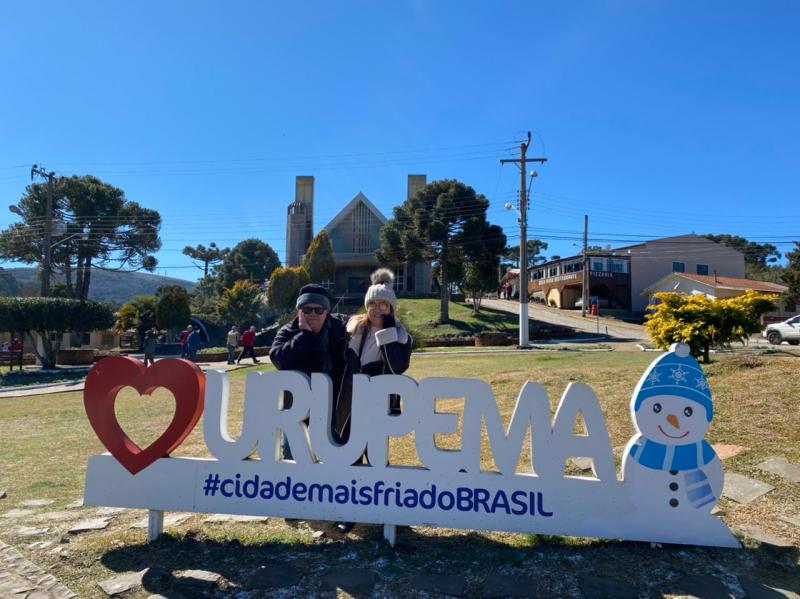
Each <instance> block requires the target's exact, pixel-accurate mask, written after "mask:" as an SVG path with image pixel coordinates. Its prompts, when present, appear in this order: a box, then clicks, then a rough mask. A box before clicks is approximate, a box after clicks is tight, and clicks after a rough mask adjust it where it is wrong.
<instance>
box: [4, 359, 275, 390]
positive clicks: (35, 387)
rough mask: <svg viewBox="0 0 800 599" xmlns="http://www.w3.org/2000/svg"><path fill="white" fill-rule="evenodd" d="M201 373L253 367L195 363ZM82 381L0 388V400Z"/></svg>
mask: <svg viewBox="0 0 800 599" xmlns="http://www.w3.org/2000/svg"><path fill="white" fill-rule="evenodd" d="M261 363H262V364H265V363H266V364H269V358H266V359H262V361H261ZM196 364H197V365H198V366H199V367H200V368H201V370H203V372H205V371H206V370H223V371H225V372H230V371H233V370H239V369H241V368H248V367H249V366H253V364H252V363H250V364H228V363H227V362H197V363H196ZM83 383H84V381H83V380H80V381H68V382H64V383H47V384H43V385H24V386H22V385H20V386H17V387H8V388H6V389H2V388H0V399H5V398H12V397H29V396H32V395H49V394H51V393H65V392H70V391H83Z"/></svg>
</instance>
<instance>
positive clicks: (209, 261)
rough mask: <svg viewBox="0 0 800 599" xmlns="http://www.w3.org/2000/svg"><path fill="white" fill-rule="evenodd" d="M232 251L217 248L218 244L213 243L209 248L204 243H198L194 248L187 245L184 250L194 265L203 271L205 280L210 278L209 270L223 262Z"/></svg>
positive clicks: (184, 253)
mask: <svg viewBox="0 0 800 599" xmlns="http://www.w3.org/2000/svg"><path fill="white" fill-rule="evenodd" d="M230 251H231V250H230V248H219V247H217V244H216V243H214V242H213V241H212V242H211V243H210V244H209V245H208V247H206V246H204V245H203V244H202V243H198V244H197V245H196V246H194V247H192V246H190V245H187V246H186V247H185V248H183V255H184V256H189V257H190V258H191V259H192V260H193V261H194V265H195V266H196V267H197V268H199V269H200V270H202V271H203V277H204V278H205V277H207V276H208V269H209V268H210V267H212V266H214V265H216V264H219V263H220V262H222V261H223V260H224V259H225V256H227V255H228V252H230ZM198 263H199V264H198Z"/></svg>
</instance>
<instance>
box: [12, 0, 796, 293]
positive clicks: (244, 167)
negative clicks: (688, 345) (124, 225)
mask: <svg viewBox="0 0 800 599" xmlns="http://www.w3.org/2000/svg"><path fill="white" fill-rule="evenodd" d="M798 25H800V6H798V5H797V3H795V2H790V1H786V2H779V1H768V2H760V3H756V2H736V1H725V2H722V1H720V2H713V1H710V2H702V3H697V2H688V1H674V2H652V1H651V2H642V1H630V2H626V1H615V2H599V1H597V2H596V1H592V2H571V3H541V2H464V1H458V2H455V1H452V2H451V1H441V0H437V1H435V2H434V1H414V2H404V1H398V2H374V1H371V2H366V1H365V2H303V3H277V2H274V3H266V2H253V3H243V2H242V3H221V2H213V3H212V2H174V3H173V2H170V3H165V2H159V3H156V2H135V3H133V2H130V3H122V2H76V3H56V2H28V3H12V2H5V3H2V4H0V65H1V66H2V68H0V76H1V77H2V79H1V81H2V89H3V93H2V94H0V140H2V141H0V169H1V170H0V204H12V203H15V202H16V201H17V200H18V199H19V197H20V196H21V195H22V194H23V192H24V189H25V185H26V184H27V183H28V181H29V169H30V164H32V163H33V162H36V163H39V164H43V165H45V166H46V167H47V168H48V169H53V170H56V171H58V172H59V173H60V174H63V175H71V174H86V173H91V174H95V175H97V176H99V177H100V178H102V179H104V180H105V181H108V182H110V183H112V184H114V185H117V186H119V187H121V188H122V189H124V190H125V191H126V194H127V196H128V197H129V198H130V199H134V200H136V201H138V202H140V203H141V204H143V205H145V206H147V207H152V208H156V209H158V210H159V211H160V212H161V214H162V216H163V220H164V224H163V228H162V239H163V243H164V246H163V249H162V251H161V252H160V253H159V255H158V258H159V261H160V266H159V270H158V272H159V274H163V273H165V272H166V274H168V275H170V276H177V277H181V278H186V279H195V278H197V276H198V275H199V274H200V271H199V270H196V269H194V268H193V267H192V266H191V262H190V261H189V260H188V259H187V258H186V257H184V256H183V255H182V254H181V253H180V250H181V248H183V246H184V245H187V244H191V245H194V244H196V243H205V244H207V243H208V242H210V241H216V242H217V243H218V244H220V245H233V244H235V243H236V242H237V241H239V240H241V239H243V238H245V237H253V236H255V237H260V238H262V239H264V240H265V241H267V242H268V243H270V244H271V245H272V246H273V247H274V248H275V250H276V251H277V252H278V254H279V256H280V257H281V258H283V255H284V249H285V248H284V244H285V206H286V204H287V203H288V202H290V201H291V200H292V199H293V190H294V177H295V176H296V175H314V176H315V177H316V218H315V226H316V228H317V229H319V228H320V227H322V226H324V225H325V224H326V223H327V222H328V221H329V220H330V219H331V218H333V216H334V215H335V214H336V212H337V211H338V210H339V209H340V208H341V207H342V206H344V205H345V204H346V203H347V202H348V201H349V200H350V199H351V198H352V197H353V196H354V195H355V194H356V193H358V192H359V191H361V192H363V193H364V194H365V195H366V196H367V197H369V198H370V200H372V201H373V203H374V204H376V205H377V206H378V207H379V208H380V209H381V210H382V211H384V213H385V214H386V215H387V216H389V215H390V214H391V208H392V206H394V205H397V204H399V203H400V202H401V201H402V200H403V199H404V198H405V186H406V176H407V175H408V174H409V173H425V174H427V175H428V180H429V181H430V180H433V179H439V178H457V179H460V180H462V181H464V182H466V183H468V184H470V185H472V186H473V187H474V188H475V189H476V190H477V191H479V192H481V193H483V194H485V195H486V196H487V197H489V199H490V201H491V208H490V210H489V219H490V220H491V221H492V222H495V223H498V224H500V225H502V226H503V227H504V229H505V231H506V234H507V235H508V236H509V238H510V240H511V241H512V242H514V243H516V242H518V241H517V240H518V237H516V236H517V235H518V230H517V225H516V215H514V214H512V213H511V212H509V211H506V210H504V209H503V204H504V203H505V202H507V201H509V200H513V199H514V196H515V194H516V191H517V186H518V181H519V176H518V174H517V171H516V168H515V167H514V166H513V165H506V166H503V167H501V166H500V165H499V159H500V158H502V157H510V156H514V155H515V154H516V150H515V145H516V144H515V143H513V142H514V141H515V140H516V141H518V140H521V139H523V137H524V134H525V131H527V130H528V129H530V130H532V131H533V132H534V143H533V144H532V148H531V150H530V155H545V156H547V157H548V158H549V162H548V163H547V164H546V165H544V166H542V167H537V170H538V171H539V177H538V178H537V179H536V180H535V182H534V188H533V193H532V198H531V199H532V201H531V210H530V215H529V221H530V228H531V230H530V236H531V237H538V238H540V239H544V240H546V241H548V243H549V244H550V250H549V251H548V252H547V254H548V255H550V254H560V255H562V256H564V255H569V254H573V253H575V252H576V251H578V248H577V247H575V246H574V245H573V244H575V243H579V239H580V237H581V235H582V228H583V215H584V214H588V215H589V228H590V235H589V236H590V243H592V244H597V245H606V244H607V243H610V244H611V245H612V246H614V245H628V244H629V243H630V242H631V241H635V240H639V239H644V238H648V237H657V236H665V235H677V234H682V233H686V232H690V231H695V232H697V233H732V234H738V235H742V236H745V237H747V238H749V239H753V240H757V241H770V242H773V243H775V244H776V245H778V247H779V249H780V250H782V251H788V250H789V249H791V247H792V244H791V243H790V242H791V240H792V239H800V202H798V197H799V196H800V194H799V193H798V192H799V191H800V178H798V176H797V164H798V160H800V111H798V109H797V107H798V105H800V78H798V77H797V65H798V61H799V60H800V36H797V34H796V31H797V29H798ZM15 218H16V217H15V216H14V215H12V214H11V213H10V212H8V211H7V210H6V209H5V207H3V208H2V210H0V226H3V227H4V226H6V225H8V224H9V223H10V222H13V221H14V219H15Z"/></svg>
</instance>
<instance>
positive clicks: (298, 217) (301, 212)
mask: <svg viewBox="0 0 800 599" xmlns="http://www.w3.org/2000/svg"><path fill="white" fill-rule="evenodd" d="M313 237H314V177H308V176H299V177H296V178H295V188H294V202H292V203H291V204H289V206H288V207H287V209H286V261H285V262H286V264H285V265H286V266H298V265H299V264H300V263H301V262H302V259H303V254H305V253H306V250H307V249H308V246H309V244H310V243H311V239H312V238H313Z"/></svg>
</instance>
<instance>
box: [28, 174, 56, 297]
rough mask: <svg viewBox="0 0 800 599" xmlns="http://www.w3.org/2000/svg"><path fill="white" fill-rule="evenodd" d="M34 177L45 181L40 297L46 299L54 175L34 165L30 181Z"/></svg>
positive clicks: (48, 286) (50, 248) (48, 293)
mask: <svg viewBox="0 0 800 599" xmlns="http://www.w3.org/2000/svg"><path fill="white" fill-rule="evenodd" d="M34 175H39V176H40V177H44V178H45V179H47V208H46V209H45V213H44V260H43V262H42V290H41V296H42V297H47V296H49V295H50V273H51V271H52V266H51V250H52V236H53V188H54V187H55V177H56V174H55V173H53V172H49V173H48V172H47V171H45V170H44V169H43V168H41V167H39V166H38V165H36V164H34V165H33V166H32V167H31V180H33V177H34Z"/></svg>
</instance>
